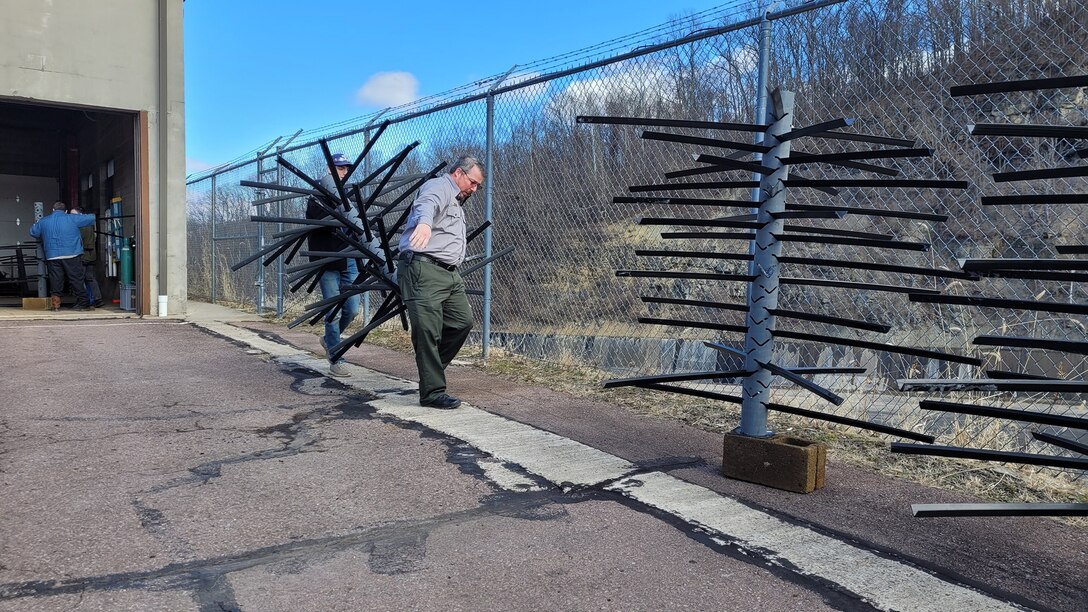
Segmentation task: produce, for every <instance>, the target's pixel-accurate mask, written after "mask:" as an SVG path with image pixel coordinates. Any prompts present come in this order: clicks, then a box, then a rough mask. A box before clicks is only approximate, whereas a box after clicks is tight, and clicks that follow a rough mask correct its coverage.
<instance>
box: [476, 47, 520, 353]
mask: <svg viewBox="0 0 1088 612" xmlns="http://www.w3.org/2000/svg"><path fill="white" fill-rule="evenodd" d="M517 67H518V66H517V64H514V65H513V66H511V67H510V70H507V71H506V73H505V74H503V75H502V76H500V77H499V78H497V79H495V82H494V83H492V84H491V88H490V89H489V90H488V92H487V136H486V139H487V141H486V143H485V145H484V146H485V152H484V166H485V167H486V168H487V172H488V174H489V175H490V178H489V179H488V180H487V181H486V182H485V183H484V220H485V221H488V222H490V221H491V220H492V219H493V211H494V207H493V204H494V202H493V200H492V195H493V191H494V190H493V187H494V185H495V177H497V176H498V173H497V172H495V169H494V168H493V167H492V166H493V162H494V160H495V93H494V92H495V89H497V88H498V87H499V85H501V84H502V82H503V81H505V80H506V77H508V76H510V73H512V72H514V70H515V69H516V68H517ZM490 257H491V226H490V224H489V225H488V227H487V229H485V230H484V258H485V259H487V258H490ZM481 319H482V326H481V329H480V343H481V345H482V350H481V354H480V356H481V358H483V359H484V360H485V361H486V360H487V357H488V354H489V353H490V351H491V263H490V262H489V263H488V264H487V265H486V266H484V311H483V313H482V316H481Z"/></svg>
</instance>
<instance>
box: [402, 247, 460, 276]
mask: <svg viewBox="0 0 1088 612" xmlns="http://www.w3.org/2000/svg"><path fill="white" fill-rule="evenodd" d="M412 258H419V259H422V260H423V261H426V262H429V263H432V264H434V265H436V266H438V267H439V268H442V269H444V270H449V271H450V272H456V271H457V266H455V265H453V264H448V263H446V262H444V261H442V260H441V259H438V258H437V257H432V256H431V255H428V254H426V253H417V252H415V251H412V252H411V253H410V254H409V255H408V256H407V259H408V261H409V262H410V261H412Z"/></svg>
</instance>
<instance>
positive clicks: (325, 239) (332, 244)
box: [306, 153, 359, 377]
mask: <svg viewBox="0 0 1088 612" xmlns="http://www.w3.org/2000/svg"><path fill="white" fill-rule="evenodd" d="M332 163H333V167H334V168H335V169H336V173H337V174H338V175H339V177H340V180H341V181H343V180H344V178H345V177H346V176H347V174H348V169H349V168H350V167H351V161H350V160H348V158H347V157H345V156H344V154H343V153H336V154H335V155H333V156H332ZM332 172H333V170H332V169H330V170H329V173H328V174H326V175H325V176H324V177H323V178H322V179H321V186H322V187H324V188H325V189H326V190H328V191H329V192H331V193H337V189H336V179H334V178H333V176H332ZM341 212H342V213H343V214H344V215H345V216H346V217H347V218H348V220H350V221H352V222H353V223H356V224H358V223H359V218H358V213H357V211H356V210H355V209H354V208H352V207H351V206H350V205H347V206H346V207H345V209H343V210H342V211H341ZM326 216H328V213H327V212H326V211H325V210H323V209H322V208H321V207H320V206H319V205H318V204H317V202H316V201H314V200H313V199H311V200H310V201H309V203H308V204H307V206H306V218H307V219H323V218H325V217H326ZM340 231H347V230H340ZM337 233H338V232H337V231H335V230H333V229H321V230H317V231H314V232H313V233H311V234H310V238H309V240H308V243H309V249H310V250H311V251H340V250H343V249H345V248H347V247H348V245H347V243H345V242H344V241H343V240H342V239H341V238H340V237H338V236H337ZM315 259H321V257H311V260H315ZM357 276H359V267H358V264H357V262H356V261H355V260H354V259H351V258H344V259H339V260H337V261H335V262H332V263H329V264H327V265H326V266H325V268H324V270H323V271H322V272H321V277H320V279H319V285H320V287H321V298H322V299H325V300H327V299H329V298H332V297H334V296H337V295H339V294H340V292H341V288H342V287H343V286H345V285H350V284H351V283H354V282H355V279H356V277H357ZM358 315H359V296H358V295H353V296H351V297H350V298H348V299H347V300H345V301H344V303H343V305H342V306H341V308H340V309H339V310H338V311H337V310H334V311H332V312H330V313H329V314H328V315H327V316H326V317H325V333H324V334H322V336H321V346H323V347H325V350H326V351H328V350H329V349H330V348H331V347H334V346H336V345H337V344H339V343H340V334H342V333H343V332H344V330H345V329H347V328H348V326H349V325H351V322H352V321H354V320H355V317H356V316H358ZM329 373H330V374H332V375H333V376H340V377H344V376H350V375H351V373H350V372H348V369H347V367H345V365H344V361H343V359H339V360H333V359H332V358H331V356H330V359H329Z"/></svg>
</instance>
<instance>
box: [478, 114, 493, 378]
mask: <svg viewBox="0 0 1088 612" xmlns="http://www.w3.org/2000/svg"><path fill="white" fill-rule="evenodd" d="M485 146H486V151H485V153H484V159H485V161H484V165H485V166H486V167H487V171H488V173H489V174H490V175H491V177H490V178H489V179H488V181H487V182H486V183H485V184H484V220H485V221H491V217H492V210H493V209H492V200H491V197H492V191H493V190H492V186H493V185H494V183H495V172H494V170H493V169H492V167H491V162H492V160H493V159H494V146H495V96H493V95H491V94H488V96H487V143H486V145H485ZM484 257H485V258H487V257H491V227H490V226H488V228H487V229H485V230H484ZM482 319H483V325H482V328H481V330H480V336H481V337H480V342H481V343H482V344H483V350H482V353H481V356H482V357H483V359H484V360H485V361H486V360H487V356H488V353H489V352H490V348H491V264H490V263H489V264H487V265H486V266H484V311H483V313H482Z"/></svg>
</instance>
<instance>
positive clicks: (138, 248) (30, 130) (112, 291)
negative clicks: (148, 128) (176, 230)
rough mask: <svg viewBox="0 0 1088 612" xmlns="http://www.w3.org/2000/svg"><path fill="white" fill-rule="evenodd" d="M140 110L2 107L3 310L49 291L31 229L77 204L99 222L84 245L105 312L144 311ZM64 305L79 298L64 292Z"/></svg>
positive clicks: (0, 249) (0, 234)
mask: <svg viewBox="0 0 1088 612" xmlns="http://www.w3.org/2000/svg"><path fill="white" fill-rule="evenodd" d="M140 123H141V122H140V121H139V120H138V115H137V114H136V113H131V112H123V111H110V110H103V109H97V108H95V109H92V108H71V107H58V106H50V105H44V104H32V103H26V102H15V101H5V100H0V308H22V307H23V306H24V303H26V304H28V305H29V304H40V303H41V302H40V301H38V300H24V299H23V298H38V297H46V296H47V295H48V294H49V290H50V289H49V287H48V280H47V278H46V276H47V275H46V274H45V263H44V260H43V253H42V252H41V250H40V247H39V244H38V242H37V241H36V240H35V239H33V238H31V236H30V227H31V226H32V225H33V224H34V222H35V221H36V220H37V219H40V218H41V216H42V215H48V214H51V212H52V209H53V203H54V202H56V201H61V202H65V203H66V204H67V205H68V206H69V207H71V206H72V205H74V204H78V205H79V206H81V207H82V209H83V211H84V212H86V213H91V214H94V215H95V216H96V217H97V223H96V226H95V228H94V230H95V231H94V234H93V236H94V237H93V239H90V240H89V241H90V242H91V244H86V242H88V240H85V241H84V242H85V243H84V249H85V254H86V257H84V261H85V262H86V264H87V269H88V271H89V272H90V271H93V274H94V278H95V280H96V281H97V285H98V288H99V291H100V294H101V298H102V302H103V307H105V308H114V309H125V310H131V311H137V310H138V309H139V308H140V306H141V304H140V303H139V300H138V299H137V296H138V295H140V291H139V290H138V286H139V285H140V284H141V282H146V281H145V280H144V279H141V278H140V275H141V274H140V272H141V268H143V266H141V265H140V262H141V261H145V260H146V258H147V245H146V244H142V243H143V242H145V241H143V240H137V237H138V234H139V229H138V228H140V227H141V226H140V224H139V222H138V221H139V220H140V219H138V218H137V214H138V212H139V208H140V207H139V206H138V205H137V204H138V202H139V198H140V197H141V192H140V190H139V189H138V177H139V176H140V163H139V157H138V150H139V148H138V144H139V138H138V137H137V133H136V132H137V129H138V128H139V124H140ZM64 291H65V295H66V297H65V300H64V305H65V306H71V305H72V304H73V303H74V298H72V297H71V296H70V288H66V289H65V290H64Z"/></svg>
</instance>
